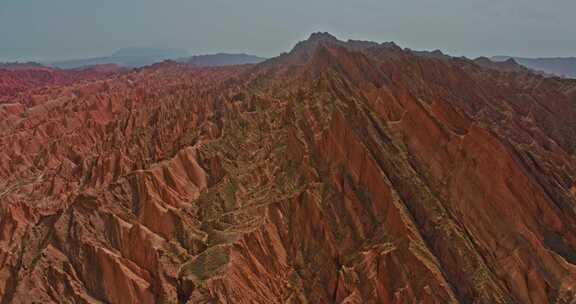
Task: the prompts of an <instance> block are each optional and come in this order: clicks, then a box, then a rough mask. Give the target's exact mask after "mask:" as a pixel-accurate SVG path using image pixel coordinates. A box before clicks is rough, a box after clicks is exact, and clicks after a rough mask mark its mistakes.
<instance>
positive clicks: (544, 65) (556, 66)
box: [492, 56, 576, 78]
mask: <svg viewBox="0 0 576 304" xmlns="http://www.w3.org/2000/svg"><path fill="white" fill-rule="evenodd" d="M510 58H513V59H514V60H516V61H517V62H518V63H520V64H522V65H524V66H526V67H529V68H531V69H533V70H537V71H543V72H546V73H548V74H552V75H557V76H564V77H570V78H576V57H556V58H522V57H509V56H495V57H492V60H494V61H505V60H507V59H510Z"/></svg>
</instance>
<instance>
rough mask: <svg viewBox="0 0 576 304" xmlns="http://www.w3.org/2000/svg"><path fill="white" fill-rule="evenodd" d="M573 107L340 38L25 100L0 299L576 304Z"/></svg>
mask: <svg viewBox="0 0 576 304" xmlns="http://www.w3.org/2000/svg"><path fill="white" fill-rule="evenodd" d="M31 77H32V76H31ZM32 78H34V77H32ZM0 79H2V78H1V76H0ZM575 92H576V82H574V81H571V80H562V79H558V78H545V77H543V76H540V75H536V74H531V73H529V72H528V71H525V70H519V71H508V70H504V69H499V68H497V69H493V68H491V67H489V66H486V65H480V64H478V63H475V62H473V61H469V60H464V59H452V58H449V57H446V56H436V55H434V56H427V55H426V54H422V53H415V52H411V51H408V50H402V49H400V48H398V47H397V46H395V45H393V44H382V45H376V44H373V43H367V42H359V41H351V42H348V43H345V42H340V41H336V40H334V39H332V38H331V37H329V36H327V35H326V34H316V35H314V36H313V37H311V39H310V40H308V41H305V42H302V43H300V44H299V45H298V46H297V47H296V48H295V49H294V50H293V51H292V52H290V53H287V54H285V55H283V56H280V57H278V58H275V59H272V60H269V61H267V62H264V63H262V64H259V65H256V66H237V67H225V68H192V67H189V66H185V65H178V64H175V63H169V62H167V63H163V64H158V65H155V66H152V67H148V68H143V69H139V70H135V71H132V72H128V73H124V74H121V75H116V76H114V77H109V78H99V79H97V80H92V81H82V82H74V83H72V84H70V85H56V86H49V87H45V88H41V89H27V90H26V91H25V92H23V93H20V94H19V95H17V97H13V98H11V99H10V102H9V103H7V104H5V105H0V302H1V303H2V304H4V303H32V302H42V303H50V302H56V303H103V302H107V303H573V301H574V300H575V299H576V294H575V292H576V290H575V288H576V251H575V249H576V214H575V213H576V209H575V206H576V197H575V195H576V186H575V177H576V176H575V174H576V162H575V161H574V157H573V155H574V152H575V149H576V136H575V135H576V132H575V131H576V106H575V105H576V93H575Z"/></svg>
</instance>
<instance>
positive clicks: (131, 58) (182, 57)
mask: <svg viewBox="0 0 576 304" xmlns="http://www.w3.org/2000/svg"><path fill="white" fill-rule="evenodd" d="M164 60H176V61H178V62H182V63H190V64H195V65H200V66H225V65H236V64H248V63H258V62H261V61H264V60H265V58H261V57H258V56H254V55H247V54H224V53H219V54H211V55H198V56H192V57H190V54H188V52H186V51H182V50H172V49H157V48H125V49H121V50H118V51H116V52H114V53H113V54H112V55H110V56H105V57H95V58H85V59H75V60H66V61H58V62H52V63H47V65H49V66H52V67H55V68H60V69H73V68H79V67H84V66H92V65H101V64H116V65H119V66H123V67H142V66H146V65H151V64H154V63H158V62H161V61H164Z"/></svg>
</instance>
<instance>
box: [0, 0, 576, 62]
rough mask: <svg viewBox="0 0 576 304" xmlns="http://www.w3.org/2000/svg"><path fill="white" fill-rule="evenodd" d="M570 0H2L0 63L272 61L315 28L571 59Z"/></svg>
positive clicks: (479, 51)
mask: <svg viewBox="0 0 576 304" xmlns="http://www.w3.org/2000/svg"><path fill="white" fill-rule="evenodd" d="M574 12H576V1H575V0H548V1H542V0H289V1H287V0H283V1H277V0H98V1H94V0H0V61H5V60H14V59H44V60H56V59H65V58H80V57H89V56H99V55H107V54H109V53H111V52H113V51H114V50H116V49H119V48H123V47H132V46H151V47H166V48H177V49H185V50H188V51H190V53H192V54H201V53H211V52H218V51H226V52H246V53H252V54H256V55H262V56H274V55H277V54H278V53H280V52H282V51H285V50H289V49H290V48H291V47H292V45H293V44H294V43H295V42H296V41H298V40H302V39H304V38H306V37H307V36H308V35H309V34H310V32H313V31H329V32H331V33H333V34H334V35H336V36H337V37H339V38H341V39H348V38H354V39H367V40H374V41H379V42H382V41H395V42H397V43H398V44H399V45H401V46H403V47H410V48H413V49H441V50H443V51H446V52H448V53H450V54H452V55H466V56H470V57H474V56H478V55H500V54H505V55H516V56H576V18H575V17H574Z"/></svg>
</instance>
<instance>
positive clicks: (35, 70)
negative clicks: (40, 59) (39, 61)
mask: <svg viewBox="0 0 576 304" xmlns="http://www.w3.org/2000/svg"><path fill="white" fill-rule="evenodd" d="M120 70H121V68H120V67H118V66H116V65H113V64H107V65H97V66H91V67H86V68H82V69H74V70H58V69H52V68H49V67H44V66H41V65H33V64H13V65H0V104H2V103H6V102H10V101H11V100H13V99H14V98H15V97H16V96H17V95H18V94H19V93H23V92H26V91H28V90H30V89H34V88H39V87H46V86H52V85H68V84H72V83H75V82H79V81H83V80H93V79H96V78H102V77H110V76H111V75H113V74H116V73H118V72H119V71H120Z"/></svg>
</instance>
